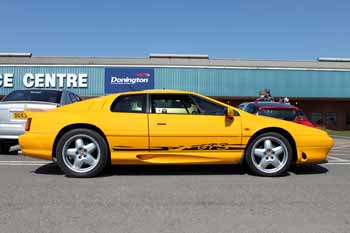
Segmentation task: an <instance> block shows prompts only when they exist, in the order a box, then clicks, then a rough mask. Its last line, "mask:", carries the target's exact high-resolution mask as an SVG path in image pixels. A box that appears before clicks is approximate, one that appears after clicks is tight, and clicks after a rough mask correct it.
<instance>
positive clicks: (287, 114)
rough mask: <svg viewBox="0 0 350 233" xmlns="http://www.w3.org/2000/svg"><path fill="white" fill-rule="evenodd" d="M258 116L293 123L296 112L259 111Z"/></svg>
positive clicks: (289, 110)
mask: <svg viewBox="0 0 350 233" xmlns="http://www.w3.org/2000/svg"><path fill="white" fill-rule="evenodd" d="M258 115H262V116H269V117H274V118H279V119H283V120H287V121H294V120H295V117H296V116H297V111H296V110H294V109H261V110H259V112H258Z"/></svg>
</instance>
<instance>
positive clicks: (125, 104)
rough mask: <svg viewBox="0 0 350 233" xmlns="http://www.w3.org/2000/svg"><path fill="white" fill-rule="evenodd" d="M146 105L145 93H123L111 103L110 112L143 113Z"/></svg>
mask: <svg viewBox="0 0 350 233" xmlns="http://www.w3.org/2000/svg"><path fill="white" fill-rule="evenodd" d="M146 105H147V98H146V95H123V96H120V97H118V98H117V99H116V100H115V101H114V103H113V104H112V107H111V111H112V112H130V113H145V112H146Z"/></svg>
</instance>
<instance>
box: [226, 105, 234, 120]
mask: <svg viewBox="0 0 350 233" xmlns="http://www.w3.org/2000/svg"><path fill="white" fill-rule="evenodd" d="M225 115H226V117H227V118H228V119H231V120H233V118H234V116H235V113H234V111H233V109H232V108H226V112H225Z"/></svg>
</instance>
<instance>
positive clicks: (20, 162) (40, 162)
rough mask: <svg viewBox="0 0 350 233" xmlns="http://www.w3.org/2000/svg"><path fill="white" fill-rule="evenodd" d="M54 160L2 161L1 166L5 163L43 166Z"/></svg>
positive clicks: (9, 164)
mask: <svg viewBox="0 0 350 233" xmlns="http://www.w3.org/2000/svg"><path fill="white" fill-rule="evenodd" d="M50 163H52V162H50V161H47V162H42V161H0V166H1V165H5V166H42V165H47V164H50Z"/></svg>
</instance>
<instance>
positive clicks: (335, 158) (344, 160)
mask: <svg viewBox="0 0 350 233" xmlns="http://www.w3.org/2000/svg"><path fill="white" fill-rule="evenodd" d="M328 158H330V159H332V160H336V161H339V162H350V160H348V159H340V158H337V157H333V156H328Z"/></svg>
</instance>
